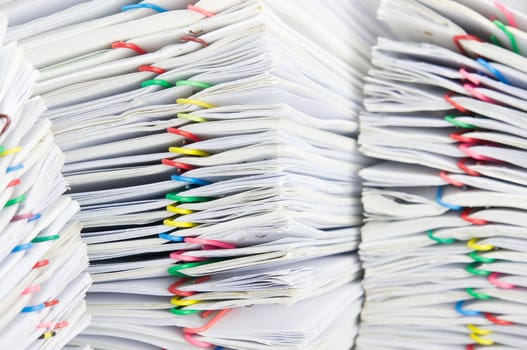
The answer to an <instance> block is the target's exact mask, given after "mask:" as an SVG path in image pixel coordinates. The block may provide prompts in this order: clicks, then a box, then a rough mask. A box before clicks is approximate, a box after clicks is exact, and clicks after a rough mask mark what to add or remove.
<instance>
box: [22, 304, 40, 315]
mask: <svg viewBox="0 0 527 350" xmlns="http://www.w3.org/2000/svg"><path fill="white" fill-rule="evenodd" d="M45 307H46V305H45V304H44V303H40V304H37V305H31V306H26V307H24V308H23V309H22V310H21V311H20V312H22V313H25V312H33V311H40V310H42V309H44V308H45Z"/></svg>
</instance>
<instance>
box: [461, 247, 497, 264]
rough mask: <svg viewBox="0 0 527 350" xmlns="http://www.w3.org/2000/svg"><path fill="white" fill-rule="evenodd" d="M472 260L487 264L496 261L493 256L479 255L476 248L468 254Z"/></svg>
mask: <svg viewBox="0 0 527 350" xmlns="http://www.w3.org/2000/svg"><path fill="white" fill-rule="evenodd" d="M468 256H469V257H470V258H471V259H472V260H474V261H477V262H479V263H482V264H488V263H493V262H495V261H496V259H494V258H488V257H486V256H481V255H480V254H479V253H478V251H477V250H474V251H472V252H470V254H469V255H468Z"/></svg>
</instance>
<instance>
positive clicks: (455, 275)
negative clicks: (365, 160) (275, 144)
mask: <svg viewBox="0 0 527 350" xmlns="http://www.w3.org/2000/svg"><path fill="white" fill-rule="evenodd" d="M378 15H379V17H380V18H381V19H383V20H384V21H385V22H386V24H387V25H388V26H389V27H390V28H392V29H393V30H394V31H395V32H396V33H398V35H399V36H400V37H401V40H402V41H393V40H390V39H383V38H381V39H379V41H378V44H377V45H376V46H375V47H374V48H373V51H372V63H373V65H374V66H375V68H373V69H372V70H371V71H370V72H369V74H368V78H367V83H366V85H365V93H366V94H367V97H366V98H365V101H364V104H365V107H366V112H364V113H362V115H361V134H360V137H359V143H360V145H361V146H360V148H361V150H362V151H363V152H364V153H365V154H366V155H368V156H371V157H375V158H378V159H380V162H378V163H376V164H375V165H372V166H370V167H367V168H366V169H364V170H362V171H361V172H360V175H361V177H362V178H363V179H364V181H365V186H366V188H365V189H364V192H363V204H364V209H365V212H366V213H365V215H366V216H367V223H366V224H365V225H364V227H363V229H362V242H361V245H360V250H361V253H360V254H361V258H362V261H363V263H364V268H365V279H364V287H365V295H366V300H365V306H364V310H363V312H362V315H361V319H362V325H361V329H360V333H359V337H358V340H357V348H358V349H368V350H377V349H379V350H380V349H434V350H436V349H437V350H442V349H445V350H447V349H454V348H457V349H462V348H463V349H464V348H466V349H483V348H485V349H487V348H488V349H518V350H519V349H525V348H526V347H527V337H526V336H525V334H526V333H525V331H526V329H527V318H526V317H525V315H526V300H527V298H526V295H527V294H526V293H525V287H527V280H526V271H527V270H526V269H525V267H526V266H527V265H526V263H527V245H526V240H525V232H526V224H525V222H526V221H525V218H526V217H527V216H526V210H527V201H526V198H527V197H526V194H527V190H526V187H525V185H526V183H527V182H526V179H527V176H526V172H525V169H526V167H527V163H526V162H525V160H526V159H527V157H526V156H527V153H526V149H527V142H526V141H525V139H526V135H527V134H526V132H525V130H526V125H527V124H525V117H527V114H526V112H527V104H526V103H525V101H526V97H527V94H526V90H525V89H526V88H527V75H526V72H527V69H526V67H527V65H526V63H527V60H526V59H525V57H524V55H526V54H527V33H526V32H525V30H527V28H526V23H527V22H526V18H527V17H526V14H525V13H521V12H517V11H515V10H512V9H507V8H506V7H503V6H502V5H501V3H499V2H497V1H490V0H489V1H471V0H459V1H450V0H418V1H417V0H416V1H414V0H404V1H394V0H384V1H382V3H381V6H380V8H379V11H378ZM490 345H492V346H490Z"/></svg>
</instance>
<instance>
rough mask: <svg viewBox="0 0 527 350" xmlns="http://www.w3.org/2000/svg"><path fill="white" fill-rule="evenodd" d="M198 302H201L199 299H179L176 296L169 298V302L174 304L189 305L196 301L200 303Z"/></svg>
mask: <svg viewBox="0 0 527 350" xmlns="http://www.w3.org/2000/svg"><path fill="white" fill-rule="evenodd" d="M200 302H201V300H188V299H181V298H180V297H178V296H175V297H172V298H171V299H170V304H172V305H174V306H189V305H194V304H197V303H200Z"/></svg>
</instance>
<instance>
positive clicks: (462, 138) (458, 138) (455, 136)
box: [448, 130, 481, 145]
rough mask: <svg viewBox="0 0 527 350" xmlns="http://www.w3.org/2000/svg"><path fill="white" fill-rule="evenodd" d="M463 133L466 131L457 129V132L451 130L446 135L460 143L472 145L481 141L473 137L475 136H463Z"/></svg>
mask: <svg viewBox="0 0 527 350" xmlns="http://www.w3.org/2000/svg"><path fill="white" fill-rule="evenodd" d="M465 133H466V131H464V130H463V131H458V132H453V133H451V134H450V135H448V137H450V138H451V139H452V140H455V141H457V142H461V143H470V144H472V145H475V144H479V143H481V141H480V140H478V139H475V138H472V137H465V136H463V135H464V134H465Z"/></svg>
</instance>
